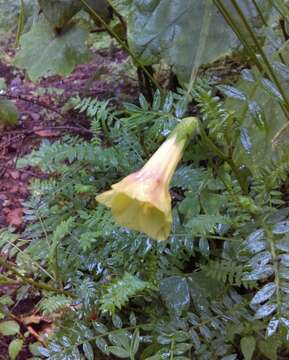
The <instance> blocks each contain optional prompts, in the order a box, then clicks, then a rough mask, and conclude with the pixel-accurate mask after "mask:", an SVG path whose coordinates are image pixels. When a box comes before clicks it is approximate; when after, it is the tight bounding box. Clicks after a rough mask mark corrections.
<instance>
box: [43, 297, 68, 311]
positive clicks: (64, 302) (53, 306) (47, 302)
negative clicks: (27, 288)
mask: <svg viewBox="0 0 289 360" xmlns="http://www.w3.org/2000/svg"><path fill="white" fill-rule="evenodd" d="M71 303H72V300H71V299H70V298H69V297H67V296H65V295H55V296H50V297H48V298H44V299H42V300H41V301H40V303H39V304H38V308H39V310H40V311H41V312H42V313H43V314H44V315H50V314H53V313H56V312H59V311H61V310H63V309H64V308H66V307H68V306H69V305H71Z"/></svg>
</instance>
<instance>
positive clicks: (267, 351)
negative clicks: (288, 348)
mask: <svg viewBox="0 0 289 360" xmlns="http://www.w3.org/2000/svg"><path fill="white" fill-rule="evenodd" d="M280 346H281V343H280V338H278V337H275V336H272V337H270V338H268V339H266V340H261V341H259V342H258V349H259V350H260V352H261V354H262V355H264V356H265V358H266V359H269V360H277V359H278V355H277V351H278V348H279V347H280Z"/></svg>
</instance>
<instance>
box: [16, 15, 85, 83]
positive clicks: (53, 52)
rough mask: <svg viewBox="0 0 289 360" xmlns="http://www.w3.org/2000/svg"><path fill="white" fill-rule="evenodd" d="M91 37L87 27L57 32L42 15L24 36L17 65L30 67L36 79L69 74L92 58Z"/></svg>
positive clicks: (26, 68)
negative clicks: (89, 57) (89, 40)
mask: <svg viewBox="0 0 289 360" xmlns="http://www.w3.org/2000/svg"><path fill="white" fill-rule="evenodd" d="M87 36H88V32H87V30H85V29H84V28H81V27H76V26H75V27H67V28H65V29H63V30H62V32H61V34H57V33H55V32H54V31H53V30H52V29H51V28H50V26H49V24H48V23H47V21H46V20H45V19H43V18H42V19H41V20H39V21H38V22H37V23H35V24H34V25H33V26H32V28H31V30H30V31H29V32H28V33H26V34H24V35H23V36H22V37H21V40H20V47H21V48H20V51H19V52H18V54H17V56H16V58H15V65H16V66H18V67H20V68H22V69H25V70H27V72H28V75H29V77H30V78H31V80H32V81H36V80H38V79H39V78H41V77H42V76H49V75H55V74H59V75H68V74H70V73H71V72H72V70H73V69H74V67H75V65H76V64H79V63H83V62H86V61H87V60H88V53H87V48H86V46H85V40H86V38H87Z"/></svg>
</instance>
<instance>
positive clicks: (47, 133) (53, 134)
mask: <svg viewBox="0 0 289 360" xmlns="http://www.w3.org/2000/svg"><path fill="white" fill-rule="evenodd" d="M34 134H36V135H38V136H41V137H46V138H50V137H56V136H59V135H60V132H59V131H56V130H50V129H47V130H45V129H44V130H37V129H35V130H34Z"/></svg>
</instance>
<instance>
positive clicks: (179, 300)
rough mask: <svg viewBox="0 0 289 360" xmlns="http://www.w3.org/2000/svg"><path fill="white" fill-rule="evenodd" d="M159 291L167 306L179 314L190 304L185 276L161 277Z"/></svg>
mask: <svg viewBox="0 0 289 360" xmlns="http://www.w3.org/2000/svg"><path fill="white" fill-rule="evenodd" d="M160 293H161V297H162V298H163V300H164V301H165V303H166V305H167V307H168V308H169V309H170V310H171V311H172V312H174V313H176V314H181V312H182V311H183V310H184V309H186V308H187V307H188V306H189V304H190V291H189V287H188V283H187V280H186V278H182V277H180V276H171V277H169V278H166V279H163V280H162V282H161V284H160Z"/></svg>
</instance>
